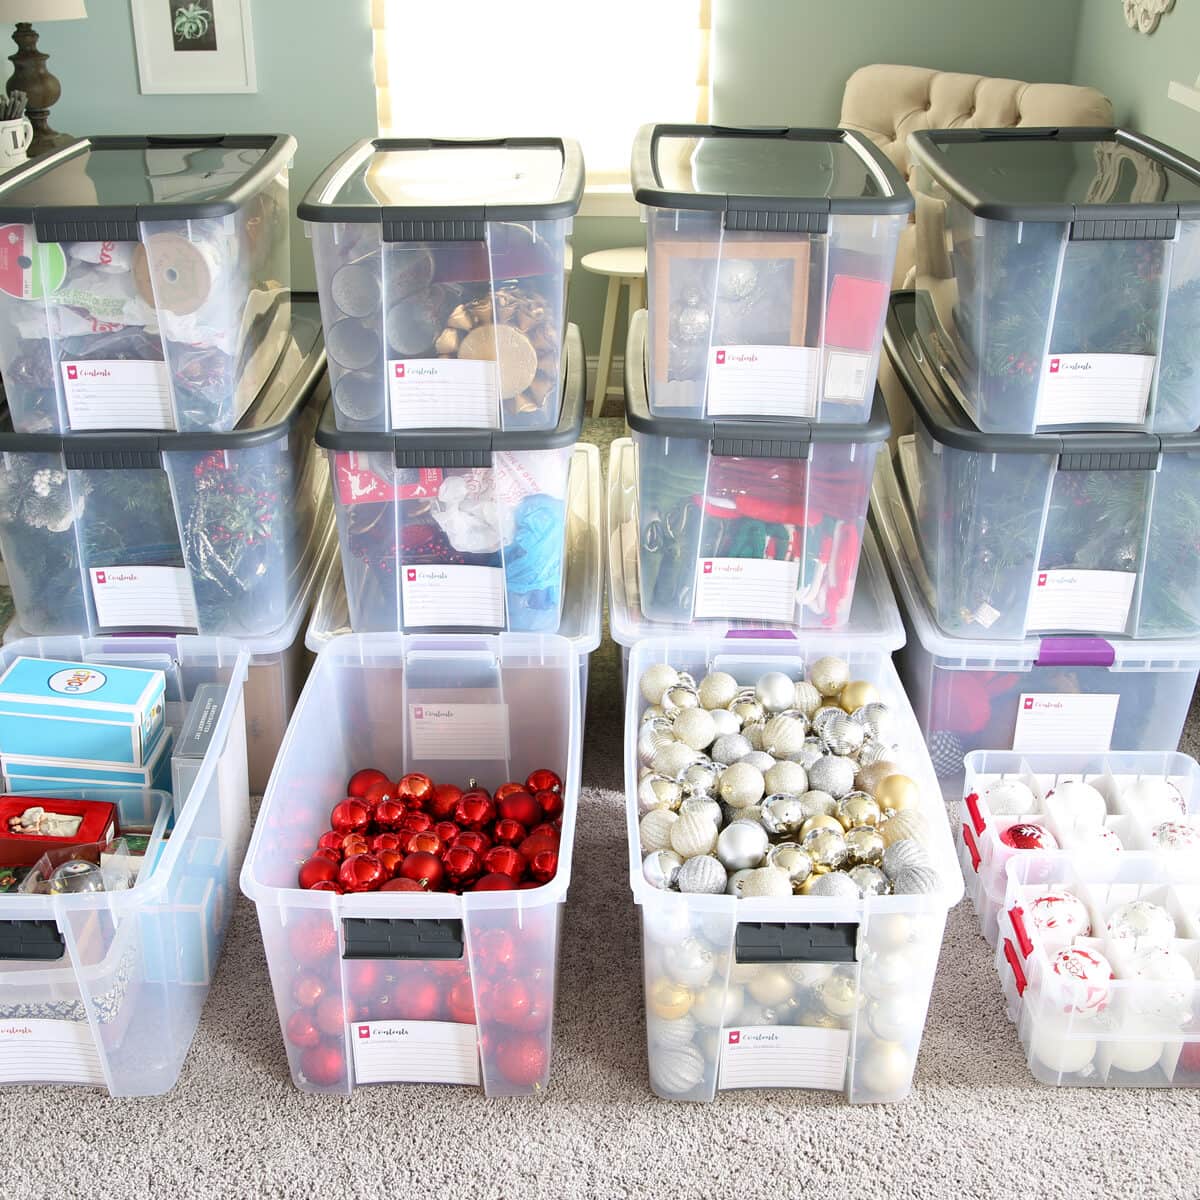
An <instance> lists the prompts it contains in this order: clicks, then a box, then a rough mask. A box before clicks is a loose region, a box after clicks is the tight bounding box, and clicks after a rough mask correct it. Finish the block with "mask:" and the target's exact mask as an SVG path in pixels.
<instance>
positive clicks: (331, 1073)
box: [300, 1046, 346, 1087]
mask: <svg viewBox="0 0 1200 1200" xmlns="http://www.w3.org/2000/svg"><path fill="white" fill-rule="evenodd" d="M300 1072H301V1074H302V1075H303V1076H304V1078H305V1079H307V1080H308V1082H309V1083H311V1084H314V1085H315V1086H316V1087H333V1085H334V1084H335V1083H340V1082H341V1081H342V1079H343V1078H344V1076H345V1074H346V1060H345V1057H344V1056H343V1054H342V1051H341V1050H340V1048H339V1047H337V1046H313V1047H311V1048H310V1049H308V1050H305V1051H304V1053H303V1054H301V1055H300Z"/></svg>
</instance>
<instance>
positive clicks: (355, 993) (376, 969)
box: [346, 958, 383, 1004]
mask: <svg viewBox="0 0 1200 1200" xmlns="http://www.w3.org/2000/svg"><path fill="white" fill-rule="evenodd" d="M346 984H347V986H348V987H349V989H350V994H351V996H352V998H353V999H355V1000H357V1001H358V1003H360V1004H364V1003H366V1002H368V1001H370V1000H373V999H375V998H376V997H377V996H378V994H379V991H380V988H381V987H382V986H383V970H382V968H381V967H380V965H379V963H378V962H376V961H375V960H374V959H370V958H359V959H351V960H350V962H348V963H346Z"/></svg>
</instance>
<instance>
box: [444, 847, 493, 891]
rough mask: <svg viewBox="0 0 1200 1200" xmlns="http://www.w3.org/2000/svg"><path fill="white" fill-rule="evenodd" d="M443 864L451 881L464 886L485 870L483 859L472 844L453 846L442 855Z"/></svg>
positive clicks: (453, 883)
mask: <svg viewBox="0 0 1200 1200" xmlns="http://www.w3.org/2000/svg"><path fill="white" fill-rule="evenodd" d="M442 866H443V867H445V868H446V878H447V879H448V880H449V881H450V883H451V884H452V885H453V886H454V887H462V885H463V884H464V883H470V882H471V880H472V879H474V878H475V877H476V876H477V875H478V874H479V872H480V871H482V870H483V860H482V859H481V858H480V856H479V855H478V854H477V853H476V852H475V851H474V850H472V849H471V847H470V846H451V847H450V848H449V849H448V850H447V851H446V852H445V853H444V854H443V855H442Z"/></svg>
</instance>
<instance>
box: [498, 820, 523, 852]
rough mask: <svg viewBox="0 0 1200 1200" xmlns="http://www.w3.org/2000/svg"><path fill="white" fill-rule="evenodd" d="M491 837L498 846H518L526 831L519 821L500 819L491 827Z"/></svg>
mask: <svg viewBox="0 0 1200 1200" xmlns="http://www.w3.org/2000/svg"><path fill="white" fill-rule="evenodd" d="M492 836H493V837H494V838H495V839H496V845H498V846H519V845H520V844H521V843H522V842H523V841H524V840H525V837H526V830H525V826H524V825H522V824H521V822H520V821H514V820H512V819H510V818H509V817H501V818H500V820H498V821H497V822H496V824H495V825H493V826H492Z"/></svg>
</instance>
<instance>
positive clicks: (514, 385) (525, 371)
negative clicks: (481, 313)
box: [458, 324, 538, 400]
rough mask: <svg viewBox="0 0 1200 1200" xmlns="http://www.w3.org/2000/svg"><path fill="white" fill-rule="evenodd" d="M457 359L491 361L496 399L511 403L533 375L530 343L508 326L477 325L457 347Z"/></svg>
mask: <svg viewBox="0 0 1200 1200" xmlns="http://www.w3.org/2000/svg"><path fill="white" fill-rule="evenodd" d="M458 357H459V358H460V359H461V358H473V359H482V360H485V361H487V360H492V359H495V360H496V361H497V363H498V365H499V370H500V395H501V397H502V398H503V399H505V400H511V399H512V398H513V397H514V396H516V395H517V394H518V393H519V392H523V391H524V390H525V389H526V388H527V387H528V386H529V385H530V384H531V383H532V382H533V377H534V376H535V375H536V374H537V369H538V359H537V351H536V350H535V349H534V348H533V343H532V342H531V341H530V340H529V339H528V338H527V337H526V336H525V335H524V334H523V333H522V332H521V331H520V330H519V329H516V328H514V327H513V326H512V325H490V324H489V325H479V326H477V327H476V328H475V329H472V330H471V332H470V333H468V334H467V335H466V337H464V338H463V340H462V342H461V343H459V347H458Z"/></svg>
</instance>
